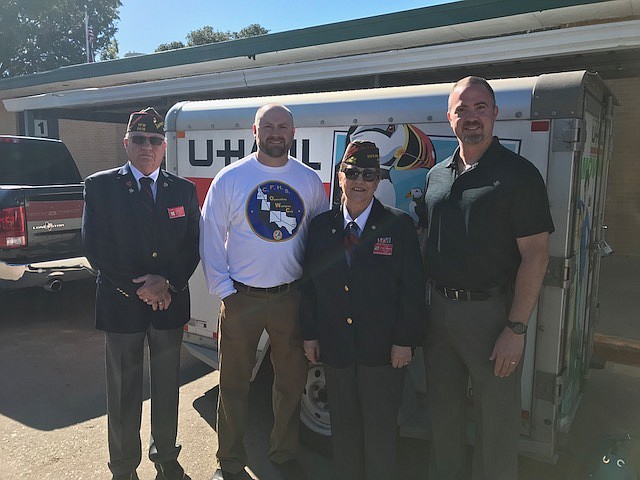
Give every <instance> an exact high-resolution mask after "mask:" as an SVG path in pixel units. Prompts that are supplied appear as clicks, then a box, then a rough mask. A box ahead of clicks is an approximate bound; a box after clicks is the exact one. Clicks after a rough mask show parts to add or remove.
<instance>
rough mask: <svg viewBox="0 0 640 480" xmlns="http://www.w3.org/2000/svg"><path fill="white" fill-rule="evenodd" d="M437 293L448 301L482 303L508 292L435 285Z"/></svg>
mask: <svg viewBox="0 0 640 480" xmlns="http://www.w3.org/2000/svg"><path fill="white" fill-rule="evenodd" d="M433 288H434V289H435V290H436V292H438V293H440V294H441V295H442V296H443V297H444V298H446V299H447V300H458V301H463V302H466V301H472V302H481V301H483V300H489V299H490V298H491V297H496V296H498V295H501V294H503V293H505V292H506V290H505V289H504V288H503V287H493V288H488V289H486V290H465V289H464V288H452V287H445V286H444V285H434V287H433Z"/></svg>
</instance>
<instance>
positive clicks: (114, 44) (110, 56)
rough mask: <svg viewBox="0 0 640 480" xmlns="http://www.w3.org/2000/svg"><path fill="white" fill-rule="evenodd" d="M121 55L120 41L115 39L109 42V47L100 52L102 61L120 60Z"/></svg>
mask: <svg viewBox="0 0 640 480" xmlns="http://www.w3.org/2000/svg"><path fill="white" fill-rule="evenodd" d="M119 53H120V48H119V46H118V40H116V39H115V38H114V39H113V40H111V41H110V42H109V45H107V46H106V47H105V48H104V49H103V50H102V51H101V52H100V60H115V59H116V58H118V54H119Z"/></svg>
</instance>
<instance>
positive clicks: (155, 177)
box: [127, 162, 160, 185]
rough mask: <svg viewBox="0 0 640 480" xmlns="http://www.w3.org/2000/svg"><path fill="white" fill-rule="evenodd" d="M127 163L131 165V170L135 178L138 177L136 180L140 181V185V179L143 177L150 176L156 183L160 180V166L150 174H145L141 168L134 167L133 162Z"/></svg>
mask: <svg viewBox="0 0 640 480" xmlns="http://www.w3.org/2000/svg"><path fill="white" fill-rule="evenodd" d="M127 165H128V166H129V170H130V171H131V173H132V174H133V178H135V179H136V182H138V185H140V179H141V178H142V177H149V178H151V179H152V180H153V183H154V184H155V183H156V182H157V181H158V175H160V167H158V168H156V169H155V170H154V171H153V172H151V173H150V174H149V175H145V174H144V173H142V172H141V171H140V170H138V169H137V168H136V167H134V165H133V163H131V162H127Z"/></svg>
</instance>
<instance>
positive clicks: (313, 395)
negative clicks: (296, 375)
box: [300, 363, 331, 455]
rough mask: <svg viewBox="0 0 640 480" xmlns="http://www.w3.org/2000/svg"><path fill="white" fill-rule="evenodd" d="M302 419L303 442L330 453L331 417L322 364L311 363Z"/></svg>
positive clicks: (303, 399) (301, 409) (326, 453)
mask: <svg viewBox="0 0 640 480" xmlns="http://www.w3.org/2000/svg"><path fill="white" fill-rule="evenodd" d="M300 420H301V422H302V429H301V432H300V439H301V440H302V442H303V443H304V444H305V445H307V446H308V447H310V448H312V449H313V450H315V451H317V452H319V453H322V454H324V455H330V454H331V417H330V415H329V399H328V397H327V384H326V382H325V378H324V368H323V367H322V365H313V364H311V363H309V371H308V373H307V383H306V385H305V387H304V393H303V394H302V402H301V408H300Z"/></svg>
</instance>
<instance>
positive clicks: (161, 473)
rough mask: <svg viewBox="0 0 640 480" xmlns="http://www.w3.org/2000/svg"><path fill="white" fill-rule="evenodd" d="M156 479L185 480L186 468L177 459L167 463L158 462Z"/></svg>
mask: <svg viewBox="0 0 640 480" xmlns="http://www.w3.org/2000/svg"><path fill="white" fill-rule="evenodd" d="M155 467H156V470H157V472H158V474H157V475H156V480H183V479H184V478H186V475H185V474H184V469H183V468H182V467H181V466H180V464H179V463H178V461H177V460H173V461H172V462H167V463H156V464H155Z"/></svg>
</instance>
